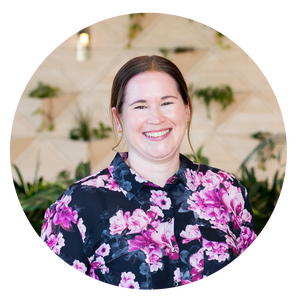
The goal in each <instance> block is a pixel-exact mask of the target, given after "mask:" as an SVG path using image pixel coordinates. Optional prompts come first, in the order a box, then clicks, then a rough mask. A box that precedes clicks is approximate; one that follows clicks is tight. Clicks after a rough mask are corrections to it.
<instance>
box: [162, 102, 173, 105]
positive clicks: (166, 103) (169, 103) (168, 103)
mask: <svg viewBox="0 0 300 302" xmlns="http://www.w3.org/2000/svg"><path fill="white" fill-rule="evenodd" d="M171 104H173V102H165V103H162V106H167V105H171Z"/></svg>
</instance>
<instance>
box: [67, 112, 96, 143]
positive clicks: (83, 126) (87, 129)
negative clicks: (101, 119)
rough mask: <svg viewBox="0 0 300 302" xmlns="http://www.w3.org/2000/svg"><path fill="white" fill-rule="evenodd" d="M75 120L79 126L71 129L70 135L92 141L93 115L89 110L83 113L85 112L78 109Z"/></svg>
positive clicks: (77, 138)
mask: <svg viewBox="0 0 300 302" xmlns="http://www.w3.org/2000/svg"><path fill="white" fill-rule="evenodd" d="M75 120H76V122H77V127H76V128H73V129H72V130H71V131H70V133H69V137H70V138H71V139H73V140H79V139H83V140H84V141H90V140H91V139H92V135H93V134H92V129H91V122H92V115H91V114H90V113H89V112H86V113H85V114H83V112H82V111H81V110H80V109H78V111H77V115H75Z"/></svg>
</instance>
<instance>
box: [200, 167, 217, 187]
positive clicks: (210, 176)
mask: <svg viewBox="0 0 300 302" xmlns="http://www.w3.org/2000/svg"><path fill="white" fill-rule="evenodd" d="M221 181H222V177H221V176H220V175H218V174H217V173H214V172H213V171H211V170H207V172H206V174H205V175H204V176H203V178H202V185H203V186H204V187H205V188H206V189H208V190H213V189H216V188H218V187H219V185H220V183H221Z"/></svg>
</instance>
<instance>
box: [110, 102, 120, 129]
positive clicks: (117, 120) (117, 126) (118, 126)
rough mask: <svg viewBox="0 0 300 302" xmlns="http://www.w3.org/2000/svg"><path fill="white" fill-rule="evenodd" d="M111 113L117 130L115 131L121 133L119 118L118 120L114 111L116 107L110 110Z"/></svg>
mask: <svg viewBox="0 0 300 302" xmlns="http://www.w3.org/2000/svg"><path fill="white" fill-rule="evenodd" d="M111 111H112V114H113V116H114V119H115V123H116V128H117V130H118V131H119V132H120V131H122V127H121V124H120V121H119V118H118V116H117V109H116V107H113V108H111Z"/></svg>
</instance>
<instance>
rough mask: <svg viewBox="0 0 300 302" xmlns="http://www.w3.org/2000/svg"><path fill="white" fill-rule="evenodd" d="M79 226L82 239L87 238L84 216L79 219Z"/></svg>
mask: <svg viewBox="0 0 300 302" xmlns="http://www.w3.org/2000/svg"><path fill="white" fill-rule="evenodd" d="M77 226H78V229H79V232H80V234H81V238H82V241H84V239H85V232H86V226H85V225H84V224H83V220H82V218H79V219H78V222H77Z"/></svg>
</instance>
